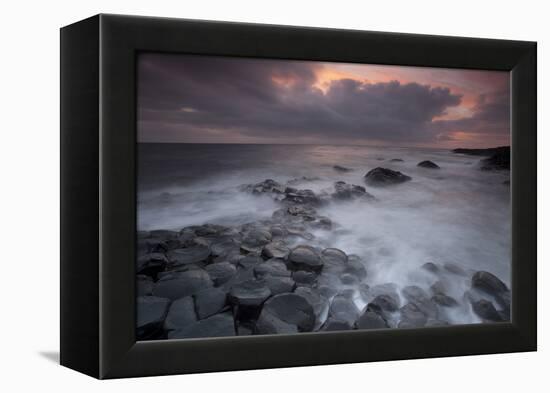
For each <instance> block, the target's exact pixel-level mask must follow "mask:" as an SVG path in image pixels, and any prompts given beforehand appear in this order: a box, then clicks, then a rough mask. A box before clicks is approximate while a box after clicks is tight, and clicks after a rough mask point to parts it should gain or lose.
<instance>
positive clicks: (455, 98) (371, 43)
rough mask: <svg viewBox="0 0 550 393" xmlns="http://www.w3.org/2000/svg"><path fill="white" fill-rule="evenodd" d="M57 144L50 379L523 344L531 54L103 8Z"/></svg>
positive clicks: (66, 103) (529, 337)
mask: <svg viewBox="0 0 550 393" xmlns="http://www.w3.org/2000/svg"><path fill="white" fill-rule="evenodd" d="M61 153H62V157H61V196H62V200H61V208H62V211H61V225H62V233H61V363H62V364H63V365H65V366H67V367H70V368H73V369H75V370H78V371H81V372H83V373H86V374H88V375H91V376H94V377H97V378H118V377H130V376H143V375H159V374H176V373H192V372H206V371H222V370H239V369H252V368H268V367H287V366H302V365H316V364H330V363H346V362H363V361H375V360H391V359H410V358H420V357H438V356H458V355H469V354H485V353H502V352H517V351H533V350H536V44H535V43H533V42H519V41H503V40H487V39H473V38H456V37H438V36H422V35H407V34H394V33H375V32H362V31H345V30H330V29H312V28H299V27H283V26H264V25H253V24H235V23H222V22H205V21H190V20H177V19H162V18H144V17H129V16H118V15H98V16H95V17H92V18H90V19H87V20H84V21H81V22H78V23H75V24H73V25H70V26H67V27H64V28H63V29H62V30H61ZM235 353H238V354H239V355H238V356H234V354H235Z"/></svg>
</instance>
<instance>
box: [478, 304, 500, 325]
mask: <svg viewBox="0 0 550 393" xmlns="http://www.w3.org/2000/svg"><path fill="white" fill-rule="evenodd" d="M471 304H472V309H473V310H474V312H475V313H476V314H477V316H478V317H480V318H481V319H482V320H483V321H484V322H501V321H502V317H501V315H500V314H499V312H498V311H497V310H496V308H495V306H494V305H493V303H492V302H490V301H488V300H486V299H480V300H477V301H472V302H471Z"/></svg>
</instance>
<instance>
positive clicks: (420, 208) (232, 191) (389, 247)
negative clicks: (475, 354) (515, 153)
mask: <svg viewBox="0 0 550 393" xmlns="http://www.w3.org/2000/svg"><path fill="white" fill-rule="evenodd" d="M138 156H139V157H138V162H139V168H138V230H153V229H173V230H180V229H181V228H183V227H186V226H190V225H201V224H205V223H214V224H222V225H228V226H231V225H241V224H244V223H248V222H254V221H257V220H262V219H266V218H270V217H271V215H272V213H273V212H274V211H275V210H277V209H278V208H279V207H280V204H279V203H278V202H276V201H274V200H273V199H272V198H271V197H269V196H267V195H265V196H258V195H252V194H250V193H246V192H243V191H242V190H240V189H239V186H240V185H242V184H250V183H257V182H260V181H263V180H265V179H273V180H276V181H278V182H280V183H283V184H284V183H286V182H287V181H291V182H292V181H293V183H294V184H295V186H296V187H298V188H300V189H311V190H313V191H315V192H316V193H317V192H320V191H322V190H328V191H330V190H332V189H333V185H334V182H336V181H340V180H342V181H345V182H346V183H351V184H357V185H361V186H364V187H365V188H366V189H367V191H368V192H369V193H370V194H372V195H373V196H375V197H376V200H375V201H369V200H364V199H360V200H355V201H349V202H332V203H329V204H327V205H325V206H322V207H319V208H318V209H317V210H318V211H319V213H320V214H322V215H324V216H327V217H329V218H330V219H331V220H332V221H333V223H334V225H333V229H332V230H331V231H326V230H317V231H313V234H314V235H315V238H314V239H313V240H311V241H306V240H303V239H301V240H296V241H295V243H294V244H292V245H298V244H309V245H312V246H316V247H323V248H326V247H336V248H339V249H341V250H343V251H344V252H346V253H347V254H356V255H358V256H359V257H360V259H361V260H362V261H363V263H364V264H365V266H366V269H367V272H368V283H369V285H376V284H383V283H389V282H391V283H396V284H398V286H400V287H402V286H405V285H418V286H421V287H423V288H425V289H426V290H428V288H429V287H430V285H432V284H433V283H434V281H435V278H434V277H433V275H432V274H430V273H429V272H426V271H425V270H423V269H421V268H420V266H422V265H423V264H425V263H426V262H435V263H438V264H441V265H443V264H454V265H457V266H459V267H461V268H463V269H464V270H466V271H468V272H471V271H477V270H486V271H489V272H491V273H493V274H495V275H496V276H497V277H499V278H500V279H501V280H502V281H503V282H504V283H506V284H507V285H508V287H509V286H510V274H511V273H510V268H511V264H510V258H511V256H510V244H511V242H510V239H511V217H510V189H509V186H508V185H506V184H503V182H504V181H506V180H509V172H507V171H502V172H501V171H482V170H479V168H478V161H479V157H474V156H466V155H458V154H453V153H452V152H451V151H449V150H435V149H421V148H382V147H368V146H321V145H236V144H225V145H221V144H220V145H217V144H143V143H142V144H139V147H138ZM392 159H402V160H403V162H392V161H391V160H392ZM423 160H431V161H433V162H435V163H437V164H438V165H439V166H440V167H441V169H439V170H432V169H426V168H421V167H417V164H418V163H419V162H420V161H423ZM334 165H340V166H344V167H347V168H351V169H353V171H351V172H346V173H340V172H337V171H335V170H334V168H333V166H334ZM375 167H384V168H389V169H393V170H398V171H401V172H403V173H404V174H406V175H408V176H411V177H412V181H409V182H406V183H403V184H399V185H394V186H389V187H369V186H368V185H366V184H365V182H364V179H363V177H364V175H365V174H366V173H367V172H368V171H369V170H371V169H373V168H375ZM295 179H297V180H295ZM446 281H447V285H448V287H449V295H451V296H453V297H454V298H456V299H462V298H463V296H464V291H465V290H467V289H468V288H469V286H470V279H469V278H467V277H461V276H459V275H453V274H450V273H449V275H448V276H447V278H446ZM356 302H357V305H358V306H359V307H362V306H364V303H363V301H362V300H360V299H358V300H357V301H356ZM461 304H462V305H461V307H458V308H453V309H452V311H448V315H446V319H447V320H448V321H449V322H450V323H453V324H461V323H475V322H479V321H480V320H479V318H478V317H477V316H475V314H473V313H472V311H471V308H470V307H469V306H468V305H467V304H466V303H461Z"/></svg>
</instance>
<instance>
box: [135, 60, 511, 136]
mask: <svg viewBox="0 0 550 393" xmlns="http://www.w3.org/2000/svg"><path fill="white" fill-rule="evenodd" d="M319 67H321V63H312V62H293V61H276V60H259V59H242V58H223V57H203V56H186V55H158V54H146V55H142V56H141V57H140V60H139V79H138V90H139V96H138V109H139V114H138V116H139V119H138V122H139V124H138V132H139V138H140V140H141V141H163V142H166V141H179V142H210V143H212V142H249V141H254V142H257V143H261V142H266V143H306V142H315V143H357V142H358V141H360V142H363V143H369V142H382V143H383V142H391V143H396V142H398V143H401V144H406V143H424V144H429V143H432V142H436V141H440V140H451V139H452V137H451V136H450V133H452V132H453V131H457V130H459V129H460V131H464V130H466V129H468V130H472V132H475V130H479V129H480V128H483V129H484V132H487V130H486V129H485V128H488V129H491V132H505V130H504V129H501V127H502V126H504V125H506V124H507V121H508V120H507V117H508V113H509V107H507V106H506V105H504V104H505V102H504V101H502V100H501V99H498V100H495V99H494V97H490V98H489V97H483V96H482V97H480V99H479V102H478V104H477V107H476V111H475V113H474V115H473V116H472V117H470V118H468V119H460V120H455V121H441V120H439V121H438V120H434V119H436V118H438V117H441V116H443V115H445V114H446V112H447V110H449V109H450V108H453V107H456V106H458V105H460V104H461V99H462V97H461V96H460V95H458V94H453V93H452V92H451V91H450V90H449V89H448V88H446V87H438V86H430V85H421V84H417V83H407V84H403V83H400V82H398V81H392V82H387V83H363V82H360V81H357V80H355V79H339V80H334V81H332V82H331V84H330V85H329V86H327V88H326V89H324V90H325V91H322V90H320V89H319V88H317V87H315V83H316V81H317V77H316V71H318V69H319ZM504 96H505V94H503V97H504ZM503 119H506V121H503Z"/></svg>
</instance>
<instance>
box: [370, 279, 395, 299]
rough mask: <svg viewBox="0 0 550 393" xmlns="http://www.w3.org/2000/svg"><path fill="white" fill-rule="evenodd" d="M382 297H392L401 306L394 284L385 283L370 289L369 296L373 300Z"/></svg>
mask: <svg viewBox="0 0 550 393" xmlns="http://www.w3.org/2000/svg"><path fill="white" fill-rule="evenodd" d="M380 295H387V296H389V297H391V298H392V299H393V300H394V301H395V302H396V303H397V304H400V299H399V295H398V294H397V285H395V284H394V283H385V284H378V285H373V286H371V287H370V288H369V289H368V296H370V297H371V298H372V299H374V298H376V297H377V296H380Z"/></svg>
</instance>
